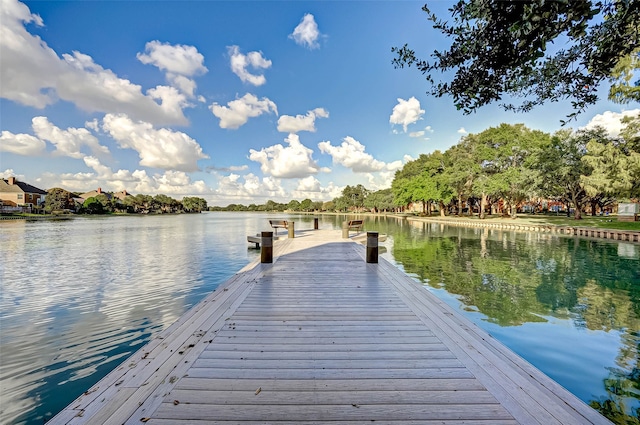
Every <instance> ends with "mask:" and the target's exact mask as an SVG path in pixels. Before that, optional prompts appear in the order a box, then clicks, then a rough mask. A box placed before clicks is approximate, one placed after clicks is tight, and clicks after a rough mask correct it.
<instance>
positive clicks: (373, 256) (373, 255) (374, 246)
mask: <svg viewBox="0 0 640 425" xmlns="http://www.w3.org/2000/svg"><path fill="white" fill-rule="evenodd" d="M377 262H378V232H367V263H377Z"/></svg>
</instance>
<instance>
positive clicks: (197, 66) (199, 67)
mask: <svg viewBox="0 0 640 425" xmlns="http://www.w3.org/2000/svg"><path fill="white" fill-rule="evenodd" d="M137 58H138V60H139V61H140V62H142V63H144V64H147V65H148V64H151V65H154V66H157V67H158V68H160V69H161V70H163V71H167V72H169V73H172V74H178V75H185V76H188V77H191V76H194V75H201V74H204V73H206V72H207V71H208V69H207V67H206V66H204V65H203V62H204V56H202V54H200V52H198V49H196V48H195V47H194V46H186V45H183V44H176V45H171V44H169V43H161V42H160V41H158V40H154V41H150V42H148V43H147V44H146V45H145V53H138V55H137Z"/></svg>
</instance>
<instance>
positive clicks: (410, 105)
mask: <svg viewBox="0 0 640 425" xmlns="http://www.w3.org/2000/svg"><path fill="white" fill-rule="evenodd" d="M424 112H425V111H424V109H420V101H419V100H418V99H416V98H415V97H411V98H410V99H409V100H404V99H400V98H398V104H397V105H396V106H394V107H393V112H392V113H391V116H390V117H389V122H390V123H391V124H398V125H402V128H403V130H404V132H405V133H406V132H407V126H408V125H409V124H414V123H416V122H418V120H421V119H422V115H424Z"/></svg>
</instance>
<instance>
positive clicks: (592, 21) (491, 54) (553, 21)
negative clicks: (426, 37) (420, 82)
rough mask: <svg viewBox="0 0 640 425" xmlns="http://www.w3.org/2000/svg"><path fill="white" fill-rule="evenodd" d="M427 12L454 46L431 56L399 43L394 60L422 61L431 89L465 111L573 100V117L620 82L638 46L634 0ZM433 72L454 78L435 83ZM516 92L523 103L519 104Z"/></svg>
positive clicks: (474, 4)
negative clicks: (621, 68) (602, 89)
mask: <svg viewBox="0 0 640 425" xmlns="http://www.w3.org/2000/svg"><path fill="white" fill-rule="evenodd" d="M423 11H424V12H426V14H427V18H428V20H429V21H431V22H432V25H433V27H434V28H435V29H436V30H438V31H440V32H442V33H443V34H444V35H445V36H447V37H449V38H450V39H451V47H450V48H449V49H446V50H441V51H435V52H434V53H433V54H432V55H431V59H430V60H425V59H420V58H418V57H417V56H416V53H415V51H414V50H412V49H411V48H409V47H408V45H406V44H405V45H404V46H403V47H394V48H393V49H392V52H395V53H396V55H397V57H396V58H395V59H394V60H393V64H394V65H395V66H396V67H404V66H416V67H417V68H418V69H419V70H420V71H421V72H422V73H423V74H424V75H426V78H427V82H428V83H429V84H430V86H431V90H430V91H431V94H433V95H435V96H438V97H441V96H444V95H451V96H452V97H453V101H454V104H455V105H456V107H457V108H458V109H460V110H462V111H464V112H465V113H467V114H468V113H471V112H474V111H475V110H477V109H478V108H480V107H482V106H484V105H486V104H489V103H492V102H504V103H502V104H501V105H502V106H503V107H504V108H505V109H507V110H516V111H523V112H526V111H529V110H530V109H532V108H533V107H535V106H537V105H541V104H544V103H546V102H556V101H559V100H564V99H570V100H571V105H572V109H573V110H574V112H573V113H571V114H569V117H574V116H575V115H576V114H578V113H580V112H582V111H583V110H584V109H586V108H587V107H588V106H589V105H592V104H594V103H595V102H596V101H597V100H598V95H597V90H598V88H599V86H600V85H601V84H602V83H604V82H607V81H609V80H612V79H616V78H617V74H616V73H615V71H614V70H615V69H616V66H618V64H619V63H620V61H621V60H623V59H624V58H627V57H629V56H630V55H631V54H632V53H633V52H634V51H636V49H638V47H640V31H638V27H639V26H640V7H638V4H637V1H635V0H599V1H591V0H572V1H547V0H530V1H502V0H459V1H458V2H456V3H455V4H454V5H453V7H451V8H450V9H449V12H450V15H451V16H450V17H446V18H440V17H438V16H436V15H435V13H433V12H432V11H431V10H430V8H429V7H428V6H427V5H425V6H424V7H423ZM450 18H453V19H452V20H451V19H450ZM554 43H555V44H554ZM551 46H553V48H550V47H551ZM565 46H566V47H565ZM435 72H438V73H443V74H444V75H451V76H452V78H451V80H450V81H445V82H436V81H435V80H434V77H433V74H434V73H435ZM514 97H517V98H521V99H522V98H524V101H523V102H522V103H521V104H520V105H514V104H513V103H510V101H509V99H512V98H514ZM505 99H506V100H505Z"/></svg>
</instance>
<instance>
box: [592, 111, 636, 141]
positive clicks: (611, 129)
mask: <svg viewBox="0 0 640 425" xmlns="http://www.w3.org/2000/svg"><path fill="white" fill-rule="evenodd" d="M639 114H640V109H632V110H629V111H623V112H612V111H606V112H604V113H602V114H598V115H596V116H594V117H593V118H591V121H589V122H588V123H587V125H585V126H584V127H583V128H585V129H593V128H595V127H602V128H604V129H605V130H606V131H607V133H609V135H610V136H612V137H617V136H619V135H620V131H622V129H623V125H622V123H621V122H620V120H621V119H622V118H624V117H629V116H637V115H639Z"/></svg>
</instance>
